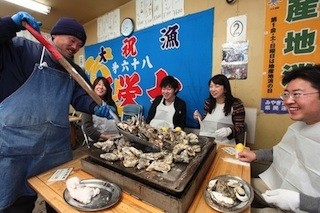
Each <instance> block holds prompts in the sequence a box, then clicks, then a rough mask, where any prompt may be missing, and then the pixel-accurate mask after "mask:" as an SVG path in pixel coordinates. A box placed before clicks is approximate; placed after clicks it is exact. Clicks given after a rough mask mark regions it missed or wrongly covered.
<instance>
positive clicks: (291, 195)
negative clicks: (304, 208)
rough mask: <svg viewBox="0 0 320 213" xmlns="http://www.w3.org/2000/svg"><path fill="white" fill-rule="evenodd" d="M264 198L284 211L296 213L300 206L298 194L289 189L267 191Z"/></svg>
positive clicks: (263, 195)
mask: <svg viewBox="0 0 320 213" xmlns="http://www.w3.org/2000/svg"><path fill="white" fill-rule="evenodd" d="M262 197H263V198H264V199H265V201H267V202H268V203H270V204H273V205H276V206H278V207H279V208H281V209H283V210H291V211H296V210H297V209H298V208H299V206H300V195H299V193H298V192H295V191H290V190H287V189H276V190H267V191H265V193H263V194H262Z"/></svg>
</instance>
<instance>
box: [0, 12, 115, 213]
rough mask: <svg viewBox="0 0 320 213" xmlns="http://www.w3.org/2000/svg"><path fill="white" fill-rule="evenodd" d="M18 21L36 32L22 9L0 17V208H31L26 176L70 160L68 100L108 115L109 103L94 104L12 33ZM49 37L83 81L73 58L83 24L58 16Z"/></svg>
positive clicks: (43, 54) (36, 48)
mask: <svg viewBox="0 0 320 213" xmlns="http://www.w3.org/2000/svg"><path fill="white" fill-rule="evenodd" d="M22 21H27V22H28V23H29V24H30V25H31V26H32V27H33V28H35V29H36V30H38V31H39V26H40V23H39V22H37V21H36V20H35V19H34V18H33V17H32V16H31V15H29V14H28V13H25V12H19V13H17V14H15V15H13V16H12V17H3V18H1V19H0V212H15V213H17V212H32V209H33V208H34V202H35V200H36V199H37V195H36V192H35V191H34V190H32V189H31V188H30V187H29V186H28V183H27V179H28V178H29V177H32V176H34V175H37V174H39V173H42V172H44V171H46V170H49V169H51V168H53V167H55V166H57V165H60V164H62V163H65V162H67V161H69V160H71V159H72V151H71V145H70V141H69V140H70V136H69V135H70V124H69V119H68V113H69V105H70V104H72V106H73V107H74V108H75V109H76V110H78V111H82V112H86V113H91V114H96V115H98V116H104V117H108V116H109V106H106V105H104V106H98V105H97V104H96V103H95V102H94V101H93V100H92V98H91V97H90V96H89V95H88V94H87V93H86V92H85V90H83V89H82V88H81V87H80V86H79V84H77V83H76V82H75V81H74V80H73V79H72V78H71V77H70V75H69V74H68V73H67V72H66V70H65V69H64V68H63V67H62V66H61V65H60V64H59V63H58V62H57V61H56V60H55V59H54V58H52V57H51V55H50V53H49V52H48V51H46V49H45V48H44V47H43V46H42V45H41V44H39V43H36V42H32V41H30V40H27V39H25V38H21V37H16V32H18V31H20V30H22V29H24V27H23V26H22V25H21V23H22ZM51 35H52V43H53V44H54V45H55V46H56V48H57V49H58V50H59V51H60V52H61V54H62V55H64V56H65V58H66V59H67V60H68V61H69V62H70V63H71V65H72V66H73V67H74V68H75V69H76V70H77V71H78V72H79V74H81V76H83V77H84V78H85V79H86V80H87V78H86V76H85V73H84V72H83V70H82V69H81V68H80V67H79V66H77V65H76V64H74V63H73V62H72V57H73V56H74V54H75V53H76V52H78V50H79V49H80V48H81V47H83V45H84V44H85V42H86V33H85V31H84V28H83V26H82V25H81V24H80V23H78V22H77V21H76V20H74V19H71V18H61V19H59V20H58V22H57V23H56V25H55V26H54V27H53V28H52V31H51ZM87 81H88V80H87ZM88 83H89V82H88Z"/></svg>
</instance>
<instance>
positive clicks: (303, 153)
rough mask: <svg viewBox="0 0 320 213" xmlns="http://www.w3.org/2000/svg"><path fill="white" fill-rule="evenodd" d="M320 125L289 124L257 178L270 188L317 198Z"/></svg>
mask: <svg viewBox="0 0 320 213" xmlns="http://www.w3.org/2000/svg"><path fill="white" fill-rule="evenodd" d="M319 156H320V122H318V123H316V124H313V125H306V124H305V123H304V122H296V123H294V124H292V125H291V126H290V127H289V128H288V130H287V132H286V134H285V135H284V136H283V138H282V140H281V141H280V143H279V144H277V145H276V146H275V147H274V148H273V163H272V164H271V166H270V168H268V170H267V171H265V172H264V173H262V174H260V175H259V176H260V178H261V179H262V180H263V181H264V182H265V183H266V184H267V186H268V187H269V188H270V189H277V188H283V189H289V190H293V191H297V192H302V193H304V194H306V195H310V196H313V197H319V196H320V164H319Z"/></svg>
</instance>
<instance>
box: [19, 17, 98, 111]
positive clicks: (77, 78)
mask: <svg viewBox="0 0 320 213" xmlns="http://www.w3.org/2000/svg"><path fill="white" fill-rule="evenodd" d="M22 26H23V27H25V28H26V29H27V30H28V31H29V32H30V33H31V34H32V35H33V36H34V37H35V38H36V39H37V40H38V41H39V42H40V43H41V44H42V45H43V46H45V47H46V48H47V50H48V51H49V52H50V53H51V55H52V56H53V58H54V59H56V60H57V61H58V62H59V63H60V64H61V65H62V66H63V67H64V68H65V69H66V70H67V72H68V73H69V74H70V75H71V76H72V78H73V79H74V80H75V81H76V82H78V84H79V85H80V86H81V87H82V88H83V89H84V90H85V91H86V92H87V93H88V94H89V96H90V97H91V98H92V99H93V100H94V101H95V102H96V103H97V104H98V105H100V106H101V105H102V103H103V101H102V99H101V98H100V97H99V96H98V95H97V94H96V93H95V92H94V91H93V90H92V88H91V86H90V85H89V84H88V83H87V82H86V81H85V80H84V79H83V78H82V76H81V75H80V74H79V73H78V72H77V70H76V69H75V68H74V67H73V66H72V65H71V64H70V63H69V62H68V61H67V59H65V58H64V57H63V55H62V54H61V53H60V52H59V51H58V50H57V49H56V47H55V46H54V45H53V44H52V43H50V42H49V41H48V40H47V39H46V38H45V37H43V36H42V35H41V33H39V32H38V31H36V30H35V29H33V27H31V26H30V25H29V24H28V23H27V22H26V21H22Z"/></svg>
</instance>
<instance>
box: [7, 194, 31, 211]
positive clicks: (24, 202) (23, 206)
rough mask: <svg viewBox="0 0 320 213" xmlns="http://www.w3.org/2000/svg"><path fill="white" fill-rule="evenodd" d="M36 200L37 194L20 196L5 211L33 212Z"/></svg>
mask: <svg viewBox="0 0 320 213" xmlns="http://www.w3.org/2000/svg"><path fill="white" fill-rule="evenodd" d="M36 200H37V195H35V196H22V197H19V198H18V199H17V200H16V201H15V202H14V203H13V204H12V205H11V206H9V207H8V208H6V209H5V210H3V213H32V210H33V209H34V206H35V204H34V203H35V202H36ZM1 213H2V212H1Z"/></svg>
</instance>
